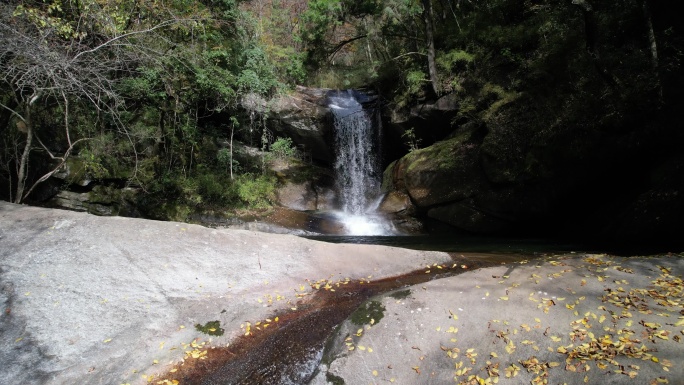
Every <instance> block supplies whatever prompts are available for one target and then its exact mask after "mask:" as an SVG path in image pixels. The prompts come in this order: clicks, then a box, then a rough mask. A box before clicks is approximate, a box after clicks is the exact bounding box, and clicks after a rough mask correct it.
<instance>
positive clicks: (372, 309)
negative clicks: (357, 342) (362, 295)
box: [349, 300, 386, 326]
mask: <svg viewBox="0 0 684 385" xmlns="http://www.w3.org/2000/svg"><path fill="white" fill-rule="evenodd" d="M385 310H386V309H385V307H384V306H382V303H381V302H380V301H375V300H373V301H367V302H365V303H364V304H362V305H361V306H359V308H358V309H356V311H354V312H353V313H352V315H351V316H350V317H349V320H350V321H351V322H352V323H353V324H354V325H359V326H361V325H369V324H371V323H373V324H377V323H378V322H380V320H381V319H382V317H384V316H385ZM371 320H372V322H371Z"/></svg>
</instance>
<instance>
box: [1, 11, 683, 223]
mask: <svg viewBox="0 0 684 385" xmlns="http://www.w3.org/2000/svg"><path fill="white" fill-rule="evenodd" d="M672 4H673V2H672V1H667V2H654V1H651V0H618V1H613V2H598V1H590V0H574V1H563V2H557V1H550V0H534V1H533V0H527V1H523V0H487V1H465V0H363V1H351V0H311V1H302V0H252V1H237V0H203V1H201V2H191V1H184V0H176V1H171V2H163V3H162V2H157V1H134V0H83V1H69V0H49V1H30V0H24V1H17V0H15V1H12V0H10V1H8V2H3V3H2V5H0V70H1V71H2V83H0V103H1V104H0V107H2V111H0V130H2V131H1V132H0V140H1V141H2V142H1V144H0V180H2V182H3V185H4V187H3V188H2V191H1V192H0V193H1V194H2V196H3V197H4V198H5V199H9V200H13V201H16V202H21V201H25V200H28V201H32V200H33V201H40V200H43V199H45V197H48V196H50V195H51V194H54V190H55V189H58V188H62V187H63V186H54V184H55V183H57V182H55V180H54V178H50V177H51V176H53V175H54V174H56V173H59V172H61V171H62V170H63V167H62V166H63V164H65V163H68V164H77V165H78V168H79V170H81V171H79V172H80V174H78V175H79V176H78V177H77V178H76V177H72V180H71V182H76V181H77V179H78V178H83V177H84V175H87V178H89V179H92V180H98V181H100V183H102V184H107V183H113V184H116V185H118V186H121V185H125V186H131V187H135V188H138V189H140V190H142V192H143V193H142V194H140V195H139V196H138V198H136V199H138V200H139V201H138V204H139V206H140V207H147V208H150V207H161V206H164V205H165V204H167V203H169V202H183V203H184V204H185V205H186V206H189V207H210V206H218V207H224V208H225V207H246V206H262V207H263V206H267V205H269V204H270V203H272V202H273V191H274V184H275V183H276V179H275V178H274V177H273V175H272V174H271V173H269V172H268V171H267V169H266V168H265V167H264V164H265V163H264V157H265V156H267V155H268V154H267V153H266V152H262V153H259V154H257V155H254V153H252V154H253V155H252V156H248V155H247V153H248V152H249V151H246V150H244V147H243V146H238V142H240V143H243V144H247V145H250V146H253V147H257V148H259V149H261V150H264V151H266V150H269V149H271V148H274V149H275V151H274V152H273V153H277V154H279V156H290V155H293V154H294V153H293V151H294V150H293V148H294V146H293V145H292V144H291V143H289V142H286V139H281V140H280V141H279V142H278V144H277V145H276V146H275V147H272V144H273V142H274V141H276V140H277V138H275V137H274V135H273V134H272V133H271V131H270V130H269V127H268V126H267V125H265V124H264V122H265V121H266V116H263V115H262V116H255V115H254V114H250V113H248V112H246V111H245V110H244V109H243V108H242V107H241V100H242V98H243V97H244V96H245V95H253V94H258V95H261V96H262V97H265V98H270V97H273V96H275V95H277V94H279V93H287V92H288V91H289V90H290V89H291V88H292V87H293V86H294V85H295V84H304V85H308V86H314V87H331V88H349V87H373V88H375V89H376V90H377V91H378V92H379V93H380V94H381V95H382V96H383V98H384V99H383V100H385V101H386V105H387V107H388V109H389V110H392V111H395V112H397V111H399V112H400V111H408V110H409V109H410V108H411V107H412V106H415V105H417V104H419V103H424V102H426V101H430V100H437V99H442V98H451V100H456V102H455V105H456V106H457V108H455V109H454V114H453V115H450V116H448V120H447V121H445V122H442V121H440V122H439V124H427V125H425V126H423V127H418V126H416V127H415V130H414V127H404V141H405V142H407V143H400V144H396V143H395V144H394V145H395V146H398V147H401V149H399V150H398V151H397V152H396V154H398V155H401V154H403V153H405V152H406V151H408V150H411V149H417V148H419V147H421V146H425V145H429V144H430V143H432V142H433V141H435V140H439V139H442V138H445V137H447V136H449V135H450V134H451V133H452V132H453V131H455V130H458V129H459V127H461V126H464V125H467V124H472V123H473V122H478V121H491V120H496V119H499V120H506V121H509V122H510V124H511V125H512V126H515V127H517V128H519V127H533V129H534V130H537V131H538V130H539V127H540V126H545V127H547V128H548V129H549V130H566V129H567V127H570V126H572V127H575V128H577V127H579V128H580V129H579V130H575V131H572V132H570V131H568V135H578V136H584V135H592V132H591V130H593V128H589V127H594V126H596V122H599V123H600V124H599V126H600V129H601V130H616V131H619V130H622V129H624V127H625V125H626V124H629V125H638V124H644V125H646V124H645V123H646V122H652V121H658V122H660V123H659V124H661V125H671V124H676V121H675V120H674V118H673V116H674V112H673V111H675V109H676V106H677V105H678V104H680V101H681V89H682V87H681V85H682V83H683V82H682V73H683V71H682V70H681V60H682V58H683V56H684V53H683V51H682V47H683V44H682V42H683V40H682V39H683V38H682V31H681V30H680V29H679V28H680V27H679V25H680V23H678V20H677V18H676V15H674V13H673V12H670V10H671V9H672ZM514 102H515V103H514ZM512 103H513V104H514V105H515V109H516V110H517V111H524V112H525V114H527V115H526V117H525V118H524V119H534V121H535V124H529V122H527V123H526V122H524V121H519V120H516V119H518V117H519V116H520V114H517V113H515V112H511V111H509V110H507V109H506V106H509V105H512ZM517 128H513V129H511V135H510V142H507V143H490V144H489V147H490V148H489V149H487V148H485V150H487V151H490V152H491V155H492V158H496V156H495V155H496V154H497V153H501V151H499V150H500V148H501V147H505V146H513V147H515V146H516V145H517V142H516V141H518V140H519V139H520V137H522V136H526V135H527V136H530V135H532V134H533V133H532V132H531V131H525V130H520V129H517ZM537 131H535V132H534V134H537V133H538V132H537ZM573 132H574V133H573ZM551 136H552V135H549V137H551ZM677 140H678V139H677ZM570 142H571V144H572V140H570ZM676 142H677V141H676V140H675V141H673V143H676ZM580 145H581V143H578V144H577V146H580ZM579 150H580V151H581V149H579ZM273 153H271V156H275V155H274V154H273ZM524 153H525V152H524V151H522V150H521V151H520V154H519V155H520V156H522V155H524ZM486 155H487V154H485V156H486ZM68 158H72V159H73V160H72V161H71V163H69V160H68ZM76 159H77V160H78V162H75V161H74V160H76ZM390 160H391V159H390ZM495 160H496V161H501V162H503V163H505V164H508V165H515V167H517V165H518V163H520V162H519V159H508V160H506V159H504V160H502V159H495ZM505 164H504V167H503V168H502V170H503V171H502V173H503V174H502V176H501V180H502V182H504V183H505V182H506V175H504V174H506V173H507V172H508V171H510V170H506V166H505ZM524 166H525V167H536V169H535V170H536V171H535V172H537V173H544V172H545V171H544V169H543V168H544V167H543V166H544V165H543V164H541V165H540V164H536V165H530V164H527V165H524ZM512 167H513V166H510V167H509V168H512ZM521 167H522V166H521ZM72 171H73V170H72ZM72 174H73V173H72ZM74 178H75V179H74ZM50 183H52V185H50ZM59 183H63V182H59ZM67 183H68V182H67ZM41 185H45V186H47V187H43V188H40V187H36V189H34V188H33V187H34V186H41ZM146 214H148V215H154V214H155V213H146ZM157 214H158V213H157ZM159 215H161V214H159ZM180 216H181V217H182V215H180Z"/></svg>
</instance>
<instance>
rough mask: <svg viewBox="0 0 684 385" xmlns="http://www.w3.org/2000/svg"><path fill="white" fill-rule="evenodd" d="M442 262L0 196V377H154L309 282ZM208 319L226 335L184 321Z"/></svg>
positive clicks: (274, 308)
mask: <svg viewBox="0 0 684 385" xmlns="http://www.w3.org/2000/svg"><path fill="white" fill-rule="evenodd" d="M450 260H451V259H450V257H449V256H448V255H447V254H445V253H437V252H420V251H411V250H405V249H394V248H388V247H382V246H370V245H333V244H329V243H322V242H315V241H310V240H306V239H303V238H298V237H295V236H289V235H275V234H264V233H258V232H252V231H243V230H216V229H209V228H205V227H201V226H197V225H189V224H184V223H174V222H160V221H150V220H141V219H133V218H122V217H99V216H94V215H89V214H85V213H77V212H71V211H66V210H53V209H44V208H36V207H27V206H22V205H14V204H9V203H6V202H0V310H1V312H0V341H3V342H2V344H3V348H2V349H0V362H2V365H0V384H22V385H24V384H25V385H61V384H103V385H118V384H126V383H130V384H132V385H142V384H146V383H150V382H152V379H154V381H153V382H154V383H157V382H158V381H161V382H162V383H163V378H160V375H162V374H163V373H167V372H168V370H169V369H170V368H171V365H172V364H174V363H176V364H179V363H180V362H181V360H185V362H186V363H189V362H191V361H192V360H197V359H198V357H200V356H203V355H205V354H207V353H206V351H207V349H209V348H210V347H211V346H224V347H225V346H226V344H227V343H229V342H230V343H232V342H233V340H234V339H235V338H236V337H238V336H243V335H244V334H245V330H244V324H245V323H246V322H251V325H253V327H254V329H253V332H254V333H256V332H257V331H258V330H257V328H256V326H254V325H258V324H256V322H259V321H262V320H265V319H267V318H275V316H274V315H276V316H277V315H280V322H281V323H285V322H286V319H287V317H288V312H291V311H292V310H291V308H292V307H294V306H300V305H302V306H307V305H306V301H307V299H309V298H312V297H314V296H313V295H309V294H313V293H308V292H309V291H310V290H309V289H310V287H309V285H308V283H307V282H308V281H311V282H313V281H316V280H319V279H321V278H323V279H328V277H335V278H334V279H338V278H339V279H342V280H343V279H344V278H345V277H349V279H351V280H359V279H366V277H367V276H368V275H369V274H372V275H373V277H374V279H382V278H387V277H390V276H395V275H400V274H403V273H407V272H409V271H412V270H414V269H417V268H420V267H421V266H425V265H432V264H447V263H449V262H450ZM303 285H306V286H303ZM276 293H277V294H276ZM298 293H299V295H295V294H298ZM307 293H308V294H307ZM276 295H277V300H276ZM269 298H271V299H272V301H269V300H268V299H269ZM298 302H299V304H298ZM292 316H293V315H290V317H292ZM211 321H218V322H219V324H220V329H223V331H225V333H224V334H223V335H222V336H213V337H212V336H208V335H206V334H203V333H202V332H201V331H200V330H198V329H196V328H195V327H193V326H194V325H205V324H207V323H208V322H211ZM276 322H278V321H277V318H276ZM241 324H242V325H243V328H242V329H241V327H240V325H241ZM271 327H272V328H278V327H279V324H276V323H274V324H273V325H271ZM186 351H188V352H189V353H187V354H186ZM193 353H194V354H195V355H196V357H195V358H193V357H192V356H193ZM264 367H265V366H264ZM143 376H144V377H143ZM231 383H232V382H231Z"/></svg>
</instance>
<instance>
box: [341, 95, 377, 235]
mask: <svg viewBox="0 0 684 385" xmlns="http://www.w3.org/2000/svg"><path fill="white" fill-rule="evenodd" d="M363 98H364V95H361V94H359V93H357V92H354V91H352V90H347V91H338V92H336V93H331V95H329V96H328V99H329V104H328V106H329V107H330V110H331V111H332V113H333V116H334V122H335V148H336V153H335V164H334V166H335V167H334V168H335V177H336V183H337V189H338V191H339V199H340V205H341V209H342V214H341V219H342V221H343V222H344V223H345V226H346V227H347V231H348V233H349V234H351V235H385V234H388V232H389V231H388V228H387V226H388V225H387V223H386V221H384V220H383V219H382V218H381V217H380V216H378V215H377V214H375V209H376V208H377V204H378V198H379V195H380V179H381V175H382V171H381V169H380V168H381V164H380V162H379V159H378V154H379V146H380V144H379V132H378V131H379V127H378V125H376V124H374V116H373V115H372V114H370V113H369V111H367V110H364V108H363V105H362V104H361V102H360V101H359V99H361V100H363ZM366 98H367V97H366Z"/></svg>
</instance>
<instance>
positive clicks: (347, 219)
mask: <svg viewBox="0 0 684 385" xmlns="http://www.w3.org/2000/svg"><path fill="white" fill-rule="evenodd" d="M337 218H338V220H339V221H340V222H341V223H342V224H343V225H344V228H345V234H347V235H393V234H396V231H395V229H394V226H392V223H391V222H390V221H388V220H387V219H386V218H384V217H382V216H379V215H372V214H369V215H354V214H347V213H339V214H338V215H337Z"/></svg>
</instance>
